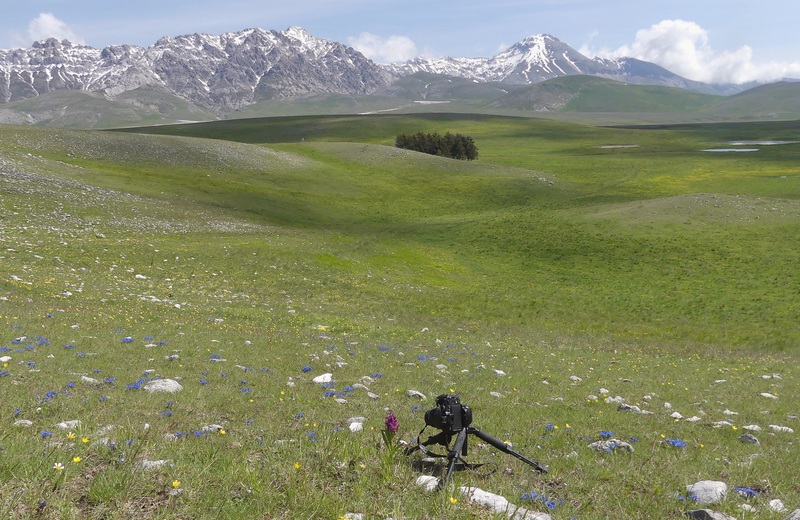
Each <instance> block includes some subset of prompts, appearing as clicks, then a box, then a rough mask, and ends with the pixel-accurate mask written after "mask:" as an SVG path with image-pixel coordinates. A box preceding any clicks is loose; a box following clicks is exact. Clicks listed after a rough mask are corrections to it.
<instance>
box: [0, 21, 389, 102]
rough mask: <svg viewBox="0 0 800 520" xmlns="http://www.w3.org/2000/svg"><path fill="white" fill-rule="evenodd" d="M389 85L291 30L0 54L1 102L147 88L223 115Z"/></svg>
mask: <svg viewBox="0 0 800 520" xmlns="http://www.w3.org/2000/svg"><path fill="white" fill-rule="evenodd" d="M391 79H392V76H391V74H390V73H389V72H388V71H386V70H385V69H383V68H382V67H380V66H378V65H376V64H375V63H373V62H372V61H370V60H368V59H367V58H365V57H364V56H363V55H362V54H361V53H359V52H357V51H355V50H354V49H352V48H350V47H347V46H345V45H342V44H340V43H336V42H331V41H328V40H324V39H320V38H316V37H314V36H312V35H310V34H309V33H308V32H306V31H305V30H303V29H301V28H298V27H290V28H288V29H287V30H285V31H280V32H278V31H265V30H262V29H248V30H245V31H241V32H234V33H226V34H222V35H208V34H192V35H185V36H178V37H175V38H172V37H164V38H161V39H160V40H158V41H157V42H156V43H155V44H154V45H152V46H150V47H147V48H142V47H137V46H132V45H115V46H111V47H106V48H105V49H102V50H101V49H95V48H92V47H88V46H85V45H75V44H72V43H70V42H69V41H66V40H64V41H58V40H56V39H49V40H46V41H42V42H37V43H35V44H34V45H33V46H32V47H31V48H29V49H13V50H10V51H5V50H0V101H2V102H9V101H15V100H19V99H26V98H30V97H34V96H37V95H40V94H44V93H46V92H50V91H53V90H60V89H71V90H84V91H90V92H100V93H103V94H105V95H107V96H109V97H114V96H115V95H118V94H120V93H122V92H125V91H130V90H133V89H136V88H139V87H143V86H148V87H153V86H155V87H160V88H163V89H165V90H166V91H168V92H170V93H172V94H175V95H177V96H179V97H181V98H184V99H186V100H188V101H190V102H192V103H194V104H196V105H198V106H201V107H206V108H212V109H216V110H223V111H224V110H230V109H236V108H240V107H242V106H246V105H249V104H252V103H255V102H257V101H260V100H263V99H269V98H272V97H294V96H299V95H303V94H307V93H320V92H338V93H346V94H365V93H369V92H372V91H374V90H375V89H377V88H379V87H382V86H385V85H386V84H388V82H389V81H391Z"/></svg>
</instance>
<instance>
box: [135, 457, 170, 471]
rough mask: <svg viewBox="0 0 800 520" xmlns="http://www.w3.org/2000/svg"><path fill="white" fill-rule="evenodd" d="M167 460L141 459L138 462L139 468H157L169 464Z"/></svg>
mask: <svg viewBox="0 0 800 520" xmlns="http://www.w3.org/2000/svg"><path fill="white" fill-rule="evenodd" d="M169 463H170V461H169V460H147V459H145V460H142V461H141V462H140V463H139V468H140V469H144V470H151V469H158V468H160V467H162V466H166V465H167V464H169Z"/></svg>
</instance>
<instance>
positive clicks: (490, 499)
mask: <svg viewBox="0 0 800 520" xmlns="http://www.w3.org/2000/svg"><path fill="white" fill-rule="evenodd" d="M459 491H460V492H461V494H462V495H463V496H464V497H465V498H466V499H467V500H469V501H470V502H471V503H473V504H479V505H481V506H483V507H486V508H488V509H490V510H491V511H492V512H493V513H494V514H496V515H504V516H506V517H508V518H513V519H515V520H550V518H551V517H550V515H548V514H547V513H537V512H534V511H528V510H527V509H525V508H524V507H519V506H516V505H514V504H512V503H511V502H509V501H508V499H506V498H505V497H503V496H501V495H496V494H494V493H489V492H488V491H484V490H482V489H480V488H470V487H466V486H463V487H461V488H459Z"/></svg>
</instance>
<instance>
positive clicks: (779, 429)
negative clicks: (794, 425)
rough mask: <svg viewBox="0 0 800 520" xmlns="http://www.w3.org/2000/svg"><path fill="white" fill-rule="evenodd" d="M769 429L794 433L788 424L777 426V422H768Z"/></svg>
mask: <svg viewBox="0 0 800 520" xmlns="http://www.w3.org/2000/svg"><path fill="white" fill-rule="evenodd" d="M769 429H770V430H772V431H774V432H783V433H794V430H793V429H791V428H789V427H788V426H778V425H777V424H770V425H769Z"/></svg>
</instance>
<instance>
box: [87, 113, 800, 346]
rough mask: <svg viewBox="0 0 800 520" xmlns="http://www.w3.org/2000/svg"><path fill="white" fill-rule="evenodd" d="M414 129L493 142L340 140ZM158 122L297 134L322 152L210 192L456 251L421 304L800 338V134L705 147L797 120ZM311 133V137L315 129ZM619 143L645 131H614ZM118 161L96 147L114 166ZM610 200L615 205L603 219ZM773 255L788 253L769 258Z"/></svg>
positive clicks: (619, 325) (513, 316) (307, 149)
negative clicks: (742, 148) (751, 145)
mask: <svg viewBox="0 0 800 520" xmlns="http://www.w3.org/2000/svg"><path fill="white" fill-rule="evenodd" d="M415 128H416V129H422V130H438V131H446V130H453V131H460V132H463V133H466V134H468V135H472V136H473V137H474V138H475V139H476V142H478V143H479V148H480V152H481V159H480V160H479V161H478V162H476V163H457V162H453V161H446V160H441V159H437V158H430V157H426V156H420V155H417V154H408V153H405V152H401V151H398V150H394V149H392V148H376V147H374V146H367V145H358V144H338V143H333V142H331V143H328V144H324V143H323V142H324V141H337V140H345V141H359V140H361V141H365V142H375V143H380V144H388V143H390V142H391V140H392V138H393V136H394V135H396V133H400V132H406V131H410V130H411V129H415ZM149 131H152V132H153V133H171V132H179V133H183V134H187V135H198V136H204V137H219V138H222V137H225V138H228V139H235V140H241V141H246V142H265V143H275V142H281V141H283V142H286V141H289V142H291V141H295V143H294V144H281V145H273V148H275V149H278V150H281V151H283V152H286V153H290V154H292V155H293V156H296V157H303V158H304V161H305V164H306V165H307V166H306V167H304V168H302V169H297V170H294V171H293V172H292V173H291V174H288V175H287V174H286V173H283V174H282V175H279V176H275V175H268V176H265V177H263V178H256V177H244V178H246V184H242V179H243V176H242V175H241V174H238V175H237V180H236V182H230V181H226V180H224V179H220V180H219V181H218V182H216V183H215V184H214V186H213V188H209V189H210V191H211V192H212V193H209V194H207V195H206V194H201V196H202V197H207V196H209V197H212V198H213V199H214V203H215V204H220V205H222V206H223V207H228V208H232V209H238V210H240V211H246V212H248V213H250V214H252V215H255V216H258V217H260V218H263V219H265V221H266V222H269V223H273V224H280V225H292V226H301V227H304V228H309V229H315V230H326V231H335V232H337V233H342V234H345V235H347V236H349V237H350V239H351V240H355V241H356V243H358V242H360V241H362V240H368V241H369V242H372V241H375V240H377V241H379V242H386V241H387V240H388V242H387V247H389V248H391V247H394V246H393V244H398V243H402V244H403V245H402V248H403V249H407V250H411V251H414V250H416V249H419V250H421V251H425V253H424V254H423V255H422V256H421V257H420V256H419V255H416V254H415V255H414V256H415V257H416V258H426V257H427V256H428V255H431V254H433V256H434V257H436V258H447V259H450V261H452V262H453V266H454V267H453V272H455V273H458V274H457V275H456V277H457V279H458V280H459V283H458V284H455V283H453V284H452V285H453V287H454V288H453V289H452V291H453V292H452V293H449V292H444V293H442V294H441V295H439V296H437V297H435V298H431V297H430V295H426V296H425V297H423V298H421V299H417V298H413V299H412V301H413V302H414V305H413V306H410V307H411V309H414V310H415V311H416V312H418V313H419V315H428V314H430V313H433V314H434V315H437V316H459V317H460V318H461V319H464V320H468V321H470V320H478V319H479V317H481V316H483V317H484V318H488V319H489V320H490V321H491V322H494V323H502V324H504V325H505V326H509V327H527V326H532V327H541V326H544V324H547V327H548V328H551V329H553V330H571V331H573V332H577V333H586V334H600V335H606V334H610V335H612V336H621V337H626V338H629V339H631V338H641V337H643V336H652V335H656V336H659V337H660V339H663V340H670V341H702V342H711V343H722V344H730V343H734V344H741V345H753V346H755V345H773V346H783V347H786V346H789V345H792V344H794V342H795V340H796V334H797V332H796V330H795V328H794V327H793V326H792V320H793V316H794V312H795V309H794V303H793V301H794V298H793V297H792V295H793V292H792V291H793V290H794V289H793V288H794V287H796V285H797V281H796V280H795V277H794V275H793V274H792V273H793V269H792V267H791V264H792V254H793V253H792V251H794V250H795V249H796V248H797V246H798V244H797V238H796V236H795V233H794V231H793V230H794V226H795V224H796V218H797V203H796V202H794V200H795V199H797V198H798V196H800V188H799V187H798V185H797V182H796V179H797V177H796V172H795V171H794V166H793V164H794V161H795V160H796V153H797V152H796V150H797V147H796V146H795V145H784V146H780V147H765V148H764V149H763V150H762V151H761V152H759V153H758V154H751V155H746V154H735V155H731V154H727V155H726V154H716V155H714V154H708V153H704V152H701V151H700V150H702V149H703V148H705V147H710V146H717V145H718V144H719V142H720V141H719V140H730V139H734V138H738V139H753V138H770V139H774V138H783V139H791V138H792V137H793V136H794V135H796V130H794V129H793V128H792V125H788V124H784V125H780V124H778V125H766V124H765V125H763V126H761V127H759V126H753V127H747V126H736V125H730V126H728V127H720V126H713V127H712V126H709V127H677V128H665V129H660V130H652V129H651V130H641V129H596V128H588V127H580V126H576V125H570V124H564V123H555V122H545V121H531V120H525V119H514V118H494V117H468V118H462V117H458V116H447V115H435V116H425V117H413V116H380V117H369V118H352V117H325V118H289V119H285V118H284V119H282V118H279V119H277V120H271V119H266V120H249V121H226V122H217V123H210V124H203V125H189V126H180V127H157V128H152V129H149ZM301 136H302V137H301ZM301 138H303V139H305V140H306V142H304V143H298V142H297V141H300V139H301ZM312 141H313V142H312ZM609 145H611V146H614V145H637V146H638V147H636V148H600V147H602V146H609ZM107 160H108V159H104V158H97V159H93V162H91V163H87V164H94V166H95V167H99V166H102V167H103V168H108V166H107V164H106V161H107ZM312 165H313V166H312ZM520 167H521V169H509V168H520ZM126 168H127V166H126ZM174 171H175V172H178V171H179V170H174ZM193 179H195V177H194V176H192V177H191V178H190V180H189V181H188V184H187V186H188V185H191V183H193V182H195V181H194V180H193ZM540 179H546V180H549V181H551V182H553V184H552V185H549V184H548V183H547V182H543V181H542V180H540ZM139 182H141V181H139ZM173 182H174V185H175V186H180V185H183V184H186V183H185V182H184V181H181V180H178V179H173ZM697 193H706V194H717V195H718V196H723V195H728V196H729V197H726V198H725V199H724V200H726V201H728V202H729V203H728V204H725V205H723V206H725V207H728V212H724V211H723V210H719V211H718V215H716V217H715V218H709V217H708V215H707V211H708V205H709V203H708V201H709V200H711V201H713V200H714V197H715V196H716V195H710V196H708V197H695V198H686V197H687V196H693V194H697ZM731 197H733V198H731ZM760 197H771V198H783V199H790V200H786V201H783V202H780V203H779V204H778V203H777V202H776V205H777V207H779V208H780V209H778V210H776V212H777V218H770V219H765V218H763V217H764V213H765V210H764V209H763V207H764V204H763V203H762V202H761V200H760ZM637 201H638V202H637ZM664 201H674V204H675V205H676V206H677V207H681V208H682V210H681V213H680V214H679V215H676V214H675V213H674V212H673V213H672V215H673V218H671V219H668V220H667V221H662V220H660V219H659V218H654V219H653V220H652V222H648V221H646V222H644V223H643V224H641V225H633V224H632V223H631V219H630V218H629V216H628V209H626V208H630V207H634V206H632V203H633V202H637V203H638V204H639V207H645V208H647V207H652V208H659V211H661V210H662V208H664V207H665V206H668V205H669V202H667V203H665V202H664ZM687 201H690V202H687ZM731 201H733V202H731ZM615 204H616V205H620V206H619V207H620V208H622V209H620V210H615V209H614V208H615V207H616V206H614V205H615ZM736 204H739V206H741V207H738V208H736V207H734V206H735V205H736ZM609 208H610V209H609ZM639 211H640V212H642V213H646V212H647V210H646V209H645V210H641V209H640V210H639ZM598 212H599V213H601V214H602V215H604V218H594V215H595V214H596V213H598ZM696 215H697V216H696ZM678 217H682V218H678ZM639 220H641V219H639ZM654 223H655V224H654ZM365 237H369V238H368V239H366V238H365ZM385 237H390V238H388V239H387V238H385ZM431 252H433V253H431ZM334 255H335V256H337V255H338V256H346V257H348V258H347V259H346V260H347V262H348V264H350V265H351V267H352V265H358V264H359V263H362V262H363V263H364V264H363V269H364V270H365V271H368V269H369V267H370V266H371V264H370V261H369V259H364V258H360V257H359V256H358V255H353V254H352V253H342V252H336V253H334ZM765 255H769V256H770V257H771V260H772V261H771V263H770V266H771V268H768V269H765V268H764V267H763V263H762V258H763V257H764V256H765ZM380 256H382V255H380ZM429 267H430V261H429V260H427V261H422V262H421V263H419V264H415V263H414V262H410V263H408V268H409V269H412V270H413V271H414V272H416V273H417V274H416V275H415V276H414V279H415V280H416V281H418V282H419V283H422V284H423V285H433V286H435V285H437V284H435V283H428V282H427V281H426V277H427V276H428V275H427V272H428V270H429ZM464 273H469V275H468V276H466V277H465V274H464ZM726 280H738V282H736V283H726ZM456 286H458V289H455V287H456ZM767 288H769V290H766V289H767ZM406 297H407V296H402V297H401V298H400V299H402V298H406ZM443 302H458V303H448V304H444V303H443ZM449 305H455V307H454V309H450V307H449ZM456 310H457V311H458V312H456ZM409 312H410V310H409ZM769 324H772V325H769Z"/></svg>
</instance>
